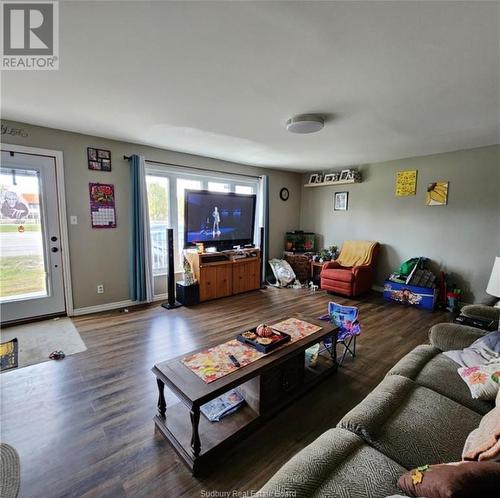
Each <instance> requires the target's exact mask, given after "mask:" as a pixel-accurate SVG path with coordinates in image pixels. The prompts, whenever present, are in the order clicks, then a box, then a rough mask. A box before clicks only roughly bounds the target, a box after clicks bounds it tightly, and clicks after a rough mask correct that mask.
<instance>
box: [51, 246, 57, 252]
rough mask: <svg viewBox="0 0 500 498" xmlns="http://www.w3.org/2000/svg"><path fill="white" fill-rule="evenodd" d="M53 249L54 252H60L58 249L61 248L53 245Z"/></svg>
mask: <svg viewBox="0 0 500 498" xmlns="http://www.w3.org/2000/svg"><path fill="white" fill-rule="evenodd" d="M51 251H52V252H58V251H59V248H58V247H53V248H52V249H51Z"/></svg>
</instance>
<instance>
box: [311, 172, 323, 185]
mask: <svg viewBox="0 0 500 498" xmlns="http://www.w3.org/2000/svg"><path fill="white" fill-rule="evenodd" d="M321 181H322V180H321V175H320V174H319V173H314V174H313V175H311V176H310V177H309V183H321Z"/></svg>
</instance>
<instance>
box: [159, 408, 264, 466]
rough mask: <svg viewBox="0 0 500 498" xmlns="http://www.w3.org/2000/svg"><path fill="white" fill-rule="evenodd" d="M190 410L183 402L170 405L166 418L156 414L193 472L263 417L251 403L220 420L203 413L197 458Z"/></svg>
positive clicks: (171, 441)
mask: <svg viewBox="0 0 500 498" xmlns="http://www.w3.org/2000/svg"><path fill="white" fill-rule="evenodd" d="M189 419H190V410H189V408H188V407H187V406H186V405H185V404H184V403H182V402H179V403H177V404H175V405H173V406H169V407H168V412H167V415H166V417H165V418H162V417H161V416H160V415H156V417H155V418H154V421H155V424H156V427H157V428H158V429H159V430H160V432H161V433H162V434H163V436H164V437H165V438H166V439H167V440H168V441H169V442H170V443H171V444H172V446H173V447H174V448H175V450H176V451H177V453H178V454H179V456H180V457H181V458H182V459H183V460H184V462H185V463H186V464H187V465H188V467H189V468H190V469H192V471H193V474H194V473H195V472H196V471H197V470H198V469H199V468H200V466H202V465H203V463H204V462H205V460H206V459H207V457H208V456H212V455H213V454H214V453H215V452H216V451H220V450H222V449H223V448H224V447H227V445H228V444H230V443H231V441H233V440H234V438H235V437H236V436H238V437H240V436H241V435H242V433H243V431H244V430H245V429H249V428H250V427H251V426H253V425H254V424H255V423H256V422H258V421H259V414H258V413H257V412H255V411H254V410H252V408H250V406H248V405H244V406H242V407H241V408H240V409H239V410H238V411H236V412H235V413H232V414H231V415H229V416H228V417H225V418H224V419H222V420H221V421H220V422H210V421H209V420H207V419H206V418H205V417H204V416H203V415H201V416H200V422H199V426H198V432H199V435H200V439H201V442H202V444H201V449H200V454H199V455H198V457H196V458H194V456H193V451H192V447H191V440H192V427H191V425H190V424H189Z"/></svg>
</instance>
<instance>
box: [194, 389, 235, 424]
mask: <svg viewBox="0 0 500 498" xmlns="http://www.w3.org/2000/svg"><path fill="white" fill-rule="evenodd" d="M244 404H245V398H243V396H242V395H241V394H240V393H239V392H238V391H237V390H236V389H231V390H230V391H228V392H227V393H224V394H222V395H221V396H219V397H218V398H215V399H213V400H211V401H209V402H208V403H205V404H204V405H202V406H201V407H200V411H201V413H203V415H205V417H206V418H207V419H208V420H210V422H219V421H220V420H221V419H222V418H224V417H226V416H227V415H229V414H231V413H234V412H235V411H236V410H238V409H239V408H240V407H241V406H242V405H244Z"/></svg>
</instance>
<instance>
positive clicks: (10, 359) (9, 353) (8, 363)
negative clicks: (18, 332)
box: [0, 338, 19, 372]
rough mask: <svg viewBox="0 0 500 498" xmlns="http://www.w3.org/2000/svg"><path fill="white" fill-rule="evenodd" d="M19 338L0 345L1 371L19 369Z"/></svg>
mask: <svg viewBox="0 0 500 498" xmlns="http://www.w3.org/2000/svg"><path fill="white" fill-rule="evenodd" d="M18 349H19V346H18V343H17V338H14V339H12V340H11V341H7V342H2V343H1V344H0V371H2V372H3V371H4V370H9V369H10V368H17V352H18Z"/></svg>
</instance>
